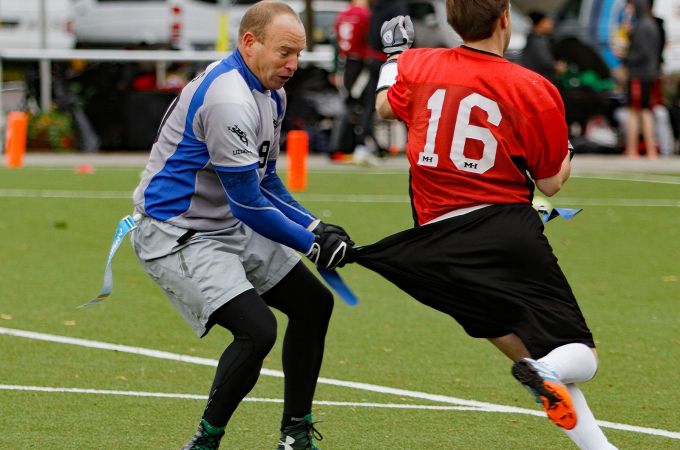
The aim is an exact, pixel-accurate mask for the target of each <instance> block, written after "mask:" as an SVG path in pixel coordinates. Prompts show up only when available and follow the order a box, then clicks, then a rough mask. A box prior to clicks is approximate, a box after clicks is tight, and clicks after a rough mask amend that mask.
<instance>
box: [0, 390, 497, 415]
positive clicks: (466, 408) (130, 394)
mask: <svg viewBox="0 0 680 450" xmlns="http://www.w3.org/2000/svg"><path fill="white" fill-rule="evenodd" d="M0 390H2V391H29V392H50V393H60V394H61V393H65V394H96V395H120V396H124V397H152V398H173V399H184V400H204V401H205V400H207V399H208V396H207V395H197V394H175V393H167V392H141V391H118V390H108V389H83V388H54V387H45V386H19V385H13V384H0ZM243 400H244V401H246V402H254V403H283V399H280V398H259V397H246V398H244V399H243ZM314 404H315V405H324V406H349V407H352V408H355V407H360V408H387V409H422V410H431V411H482V412H494V411H491V410H487V409H484V408H475V407H471V406H442V405H409V404H404V403H368V402H335V401H329V400H314Z"/></svg>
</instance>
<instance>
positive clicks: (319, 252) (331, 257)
mask: <svg viewBox="0 0 680 450" xmlns="http://www.w3.org/2000/svg"><path fill="white" fill-rule="evenodd" d="M343 231H344V230H343ZM353 244H354V243H353V242H352V241H351V240H350V239H349V236H347V235H344V236H343V235H341V234H338V233H335V232H332V231H329V232H326V233H323V234H316V235H315V238H314V242H313V243H312V246H311V248H310V249H309V251H308V252H307V253H305V256H306V257H307V258H309V259H310V260H311V261H312V262H313V263H314V264H316V265H317V266H318V267H321V268H323V269H329V270H330V269H335V268H336V267H338V266H343V265H344V263H345V258H346V257H347V255H348V250H349V249H350V248H351V246H352V245H353Z"/></svg>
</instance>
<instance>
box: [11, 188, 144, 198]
mask: <svg viewBox="0 0 680 450" xmlns="http://www.w3.org/2000/svg"><path fill="white" fill-rule="evenodd" d="M0 197H5V198H8V197H16V198H84V199H92V198H94V199H115V200H118V199H128V200H130V199H132V192H127V191H73V190H58V189H0Z"/></svg>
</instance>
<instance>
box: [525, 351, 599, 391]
mask: <svg viewBox="0 0 680 450" xmlns="http://www.w3.org/2000/svg"><path fill="white" fill-rule="evenodd" d="M538 361H539V362H541V363H543V364H545V365H546V366H548V367H549V368H550V369H552V370H553V371H554V372H555V373H556V374H557V376H558V377H559V379H560V381H561V382H562V383H564V384H570V383H580V382H583V381H588V380H590V379H591V378H593V376H595V372H597V358H596V357H595V354H594V353H593V351H592V349H591V348H590V347H588V346H587V345H585V344H576V343H574V344H567V345H563V346H561V347H557V348H556V349H554V350H553V351H551V352H550V353H548V354H547V355H545V356H544V357H543V358H541V359H539V360H538Z"/></svg>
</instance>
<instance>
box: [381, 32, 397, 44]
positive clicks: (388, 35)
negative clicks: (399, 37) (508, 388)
mask: <svg viewBox="0 0 680 450" xmlns="http://www.w3.org/2000/svg"><path fill="white" fill-rule="evenodd" d="M382 39H383V42H384V43H385V44H392V43H393V42H394V33H392V30H387V31H385V32H384V33H383V35H382Z"/></svg>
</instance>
